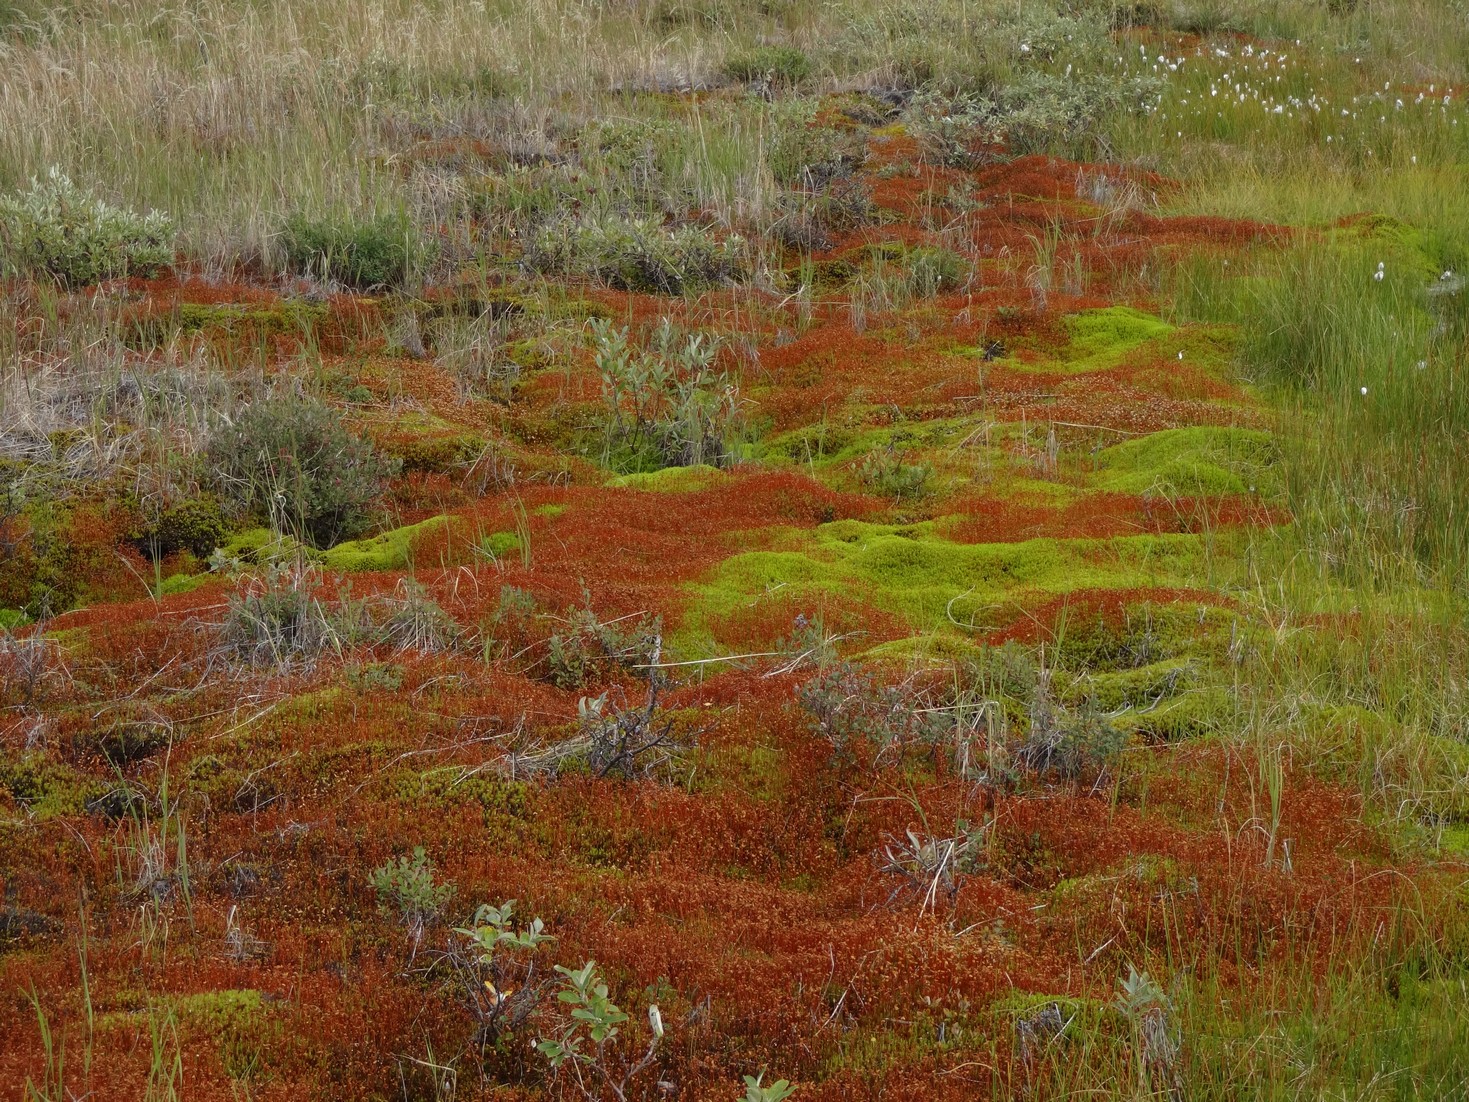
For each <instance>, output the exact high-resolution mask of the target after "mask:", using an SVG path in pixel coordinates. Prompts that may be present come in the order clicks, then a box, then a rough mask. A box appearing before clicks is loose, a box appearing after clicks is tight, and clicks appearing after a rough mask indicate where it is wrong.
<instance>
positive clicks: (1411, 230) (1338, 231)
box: [1330, 214, 1440, 281]
mask: <svg viewBox="0 0 1469 1102" xmlns="http://www.w3.org/2000/svg"><path fill="white" fill-rule="evenodd" d="M1330 238H1331V239H1333V240H1336V241H1338V242H1341V243H1342V244H1343V245H1346V244H1348V243H1351V242H1375V243H1378V244H1380V245H1385V246H1387V248H1388V251H1389V256H1387V257H1385V258H1384V259H1386V260H1389V261H1396V262H1397V263H1398V264H1400V265H1407V266H1408V267H1410V268H1411V269H1412V270H1413V271H1414V272H1416V273H1417V274H1418V275H1419V276H1420V277H1422V278H1423V279H1424V280H1425V281H1431V280H1436V279H1437V278H1438V277H1439V274H1440V270H1439V266H1438V261H1437V259H1436V253H1437V251H1438V250H1436V249H1435V247H1434V240H1433V238H1432V237H1431V236H1430V235H1429V234H1427V233H1425V232H1424V231H1422V230H1420V229H1418V228H1417V227H1415V226H1410V225H1409V224H1408V223H1407V222H1404V221H1402V220H1401V219H1398V218H1394V217H1392V216H1391V215H1387V214H1368V215H1363V216H1362V217H1360V218H1353V219H1351V220H1350V221H1348V222H1346V223H1344V224H1342V225H1339V226H1337V227H1335V228H1334V229H1333V230H1332V231H1331V233H1330Z"/></svg>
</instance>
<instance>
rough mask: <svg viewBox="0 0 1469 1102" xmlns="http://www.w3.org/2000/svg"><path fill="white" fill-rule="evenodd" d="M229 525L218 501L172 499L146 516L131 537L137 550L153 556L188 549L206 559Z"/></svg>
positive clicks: (157, 556) (205, 497)
mask: <svg viewBox="0 0 1469 1102" xmlns="http://www.w3.org/2000/svg"><path fill="white" fill-rule="evenodd" d="M228 534H229V525H228V524H227V523H226V522H225V518H224V513H223V511H222V510H221V509H220V506H219V502H218V501H216V500H215V499H214V498H213V497H209V496H202V497H194V498H188V499H186V500H184V501H179V502H175V503H174V504H172V505H169V506H167V507H166V508H163V509H161V510H158V511H157V512H156V513H155V514H154V515H153V516H151V517H149V518H148V520H147V522H146V523H145V524H144V525H143V527H142V530H141V531H139V532H138V534H137V535H136V536H135V537H134V538H133V542H134V543H135V544H137V546H138V548H139V550H141V551H142V552H143V553H144V554H146V555H149V556H151V557H152V558H155V559H161V558H163V557H165V556H167V555H172V554H174V553H175V552H178V551H188V552H189V553H191V554H193V555H195V556H197V557H198V558H201V559H207V558H208V557H209V555H210V554H211V553H212V552H213V551H214V549H215V548H216V547H218V546H219V545H220V544H222V543H224V541H225V537H226V536H227V535H228Z"/></svg>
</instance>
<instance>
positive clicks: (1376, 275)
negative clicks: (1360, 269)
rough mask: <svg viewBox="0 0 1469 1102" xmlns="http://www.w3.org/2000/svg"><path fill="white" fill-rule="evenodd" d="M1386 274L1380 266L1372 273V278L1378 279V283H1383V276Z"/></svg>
mask: <svg viewBox="0 0 1469 1102" xmlns="http://www.w3.org/2000/svg"><path fill="white" fill-rule="evenodd" d="M1384 275H1385V273H1384V272H1383V271H1382V270H1381V269H1380V268H1379V269H1378V270H1377V271H1375V272H1373V273H1372V278H1373V279H1374V280H1376V281H1377V282H1378V283H1381V282H1382V280H1383V278H1384Z"/></svg>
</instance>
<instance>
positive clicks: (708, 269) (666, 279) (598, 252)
mask: <svg viewBox="0 0 1469 1102" xmlns="http://www.w3.org/2000/svg"><path fill="white" fill-rule="evenodd" d="M744 252H745V242H744V239H743V238H741V237H739V236H738V235H737V234H731V235H730V236H729V237H726V238H723V239H719V238H716V237H715V236H714V235H713V234H712V233H711V232H710V231H709V230H707V229H705V228H704V227H702V226H695V225H684V226H676V227H673V228H667V227H664V226H663V225H662V224H661V223H660V222H658V221H656V220H653V219H648V218H620V217H607V218H602V219H599V220H592V221H586V222H579V221H570V220H560V221H554V222H550V223H548V224H547V225H544V226H542V227H541V229H540V230H539V231H538V232H537V233H536V234H535V236H534V238H533V240H532V242H531V245H530V247H529V248H528V249H527V250H526V254H525V261H526V263H527V264H528V265H529V266H530V267H532V268H534V269H536V270H538V271H542V272H552V273H562V274H572V275H583V276H588V277H590V278H592V279H597V280H600V281H602V282H603V283H606V284H607V285H608V286H611V287H615V288H617V289H618V290H622V291H636V292H640V293H643V294H664V295H681V294H684V293H686V292H689V291H697V290H699V289H701V288H704V287H709V286H714V285H717V284H724V283H731V282H737V281H739V280H741V279H743V278H744V277H745V274H746V270H747V265H746V261H745V257H744Z"/></svg>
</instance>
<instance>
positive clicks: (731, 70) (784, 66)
mask: <svg viewBox="0 0 1469 1102" xmlns="http://www.w3.org/2000/svg"><path fill="white" fill-rule="evenodd" d="M724 75H725V76H727V77H729V78H730V79H731V80H738V81H742V82H744V83H747V84H748V83H750V82H752V81H768V82H769V83H770V84H771V85H773V86H775V87H781V88H793V87H795V86H796V85H798V84H800V83H801V82H802V81H804V80H806V79H807V78H808V77H810V75H811V59H810V58H809V57H807V56H806V55H805V54H804V53H803V52H802V51H800V50H798V49H796V48H795V47H794V46H756V47H755V48H754V49H751V50H746V51H744V52H742V53H737V54H734V55H733V56H731V57H730V58H728V59H727V60H726V61H725V63H724Z"/></svg>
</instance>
